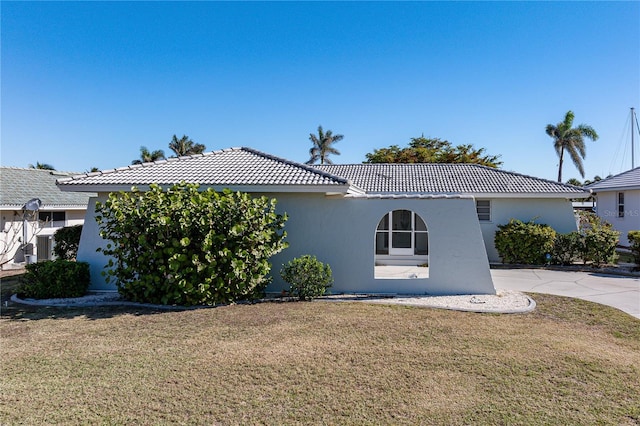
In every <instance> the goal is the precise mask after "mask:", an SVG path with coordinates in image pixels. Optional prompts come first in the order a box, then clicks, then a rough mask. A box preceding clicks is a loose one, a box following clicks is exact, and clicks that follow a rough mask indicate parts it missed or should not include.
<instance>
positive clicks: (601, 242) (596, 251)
mask: <svg viewBox="0 0 640 426" xmlns="http://www.w3.org/2000/svg"><path fill="white" fill-rule="evenodd" d="M580 234H581V235H582V238H583V239H584V243H583V245H582V253H581V257H582V260H583V262H584V263H587V262H592V263H593V264H594V265H595V266H601V265H603V264H607V263H614V262H615V261H616V259H617V257H618V254H617V253H616V246H617V245H618V242H619V241H620V232H618V231H616V230H614V229H613V228H612V226H611V224H610V223H609V222H606V221H604V220H602V219H601V218H600V217H599V216H598V215H596V214H595V213H592V212H580Z"/></svg>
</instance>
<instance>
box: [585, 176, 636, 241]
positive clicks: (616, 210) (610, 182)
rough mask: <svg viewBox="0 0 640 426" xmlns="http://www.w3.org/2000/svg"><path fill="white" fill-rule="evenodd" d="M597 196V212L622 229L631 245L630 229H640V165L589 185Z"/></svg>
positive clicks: (624, 239) (622, 237)
mask: <svg viewBox="0 0 640 426" xmlns="http://www.w3.org/2000/svg"><path fill="white" fill-rule="evenodd" d="M585 189H588V190H591V191H592V192H593V195H594V196H595V197H596V214H597V215H598V216H600V217H601V218H602V219H604V220H606V221H607V222H609V223H611V225H613V228H614V229H616V230H618V231H620V244H621V245H623V246H629V240H628V239H627V234H628V233H629V231H633V230H640V167H636V168H635V169H631V170H628V171H626V172H623V173H620V174H618V175H615V176H610V177H608V178H606V179H603V180H600V181H598V182H594V183H592V184H591V185H587V186H586V187H585Z"/></svg>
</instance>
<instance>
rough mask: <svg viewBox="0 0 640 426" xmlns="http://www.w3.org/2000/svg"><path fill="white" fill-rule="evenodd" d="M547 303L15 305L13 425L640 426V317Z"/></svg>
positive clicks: (8, 406) (8, 410)
mask: <svg viewBox="0 0 640 426" xmlns="http://www.w3.org/2000/svg"><path fill="white" fill-rule="evenodd" d="M533 297H534V299H535V300H536V302H537V303H538V307H537V308H536V310H535V311H534V312H532V313H529V314H524V315H494V314H473V313H464V312H453V311H445V310H436V309H424V308H411V307H400V306H384V305H369V304H364V303H337V302H336V303H329V302H297V303H262V304H255V305H234V306H228V307H221V308H215V309H201V310H191V311H180V312H156V311H150V310H138V309H132V308H124V307H120V308H85V309H66V310H64V309H52V308H39V309H28V308H22V307H18V308H16V307H9V308H3V309H4V311H3V316H2V318H1V319H0V336H1V338H2V344H1V345H0V357H1V359H2V379H1V383H2V390H1V391H0V424H18V423H19V424H123V425H124V424H166V423H172V424H363V425H366V424H447V425H449V424H480V425H482V424H485V425H494V424H526V425H530V424H532V425H535V424H576V425H578V424H580V425H582V424H612V425H625V424H628V425H633V424H636V425H637V424H639V423H640V321H639V320H637V319H635V318H633V317H631V316H629V315H627V314H624V313H622V312H620V311H618V310H616V309H613V308H609V307H606V306H602V305H596V304H593V303H590V302H586V301H581V300H576V299H568V298H562V297H557V296H550V295H541V294H535V295H533Z"/></svg>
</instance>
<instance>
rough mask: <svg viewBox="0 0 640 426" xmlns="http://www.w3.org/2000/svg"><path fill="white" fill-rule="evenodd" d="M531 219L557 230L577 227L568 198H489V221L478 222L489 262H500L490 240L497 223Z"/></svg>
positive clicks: (568, 229)
mask: <svg viewBox="0 0 640 426" xmlns="http://www.w3.org/2000/svg"><path fill="white" fill-rule="evenodd" d="M512 218H513V219H519V220H521V221H523V222H528V221H530V220H534V221H535V222H536V223H544V224H547V225H549V226H551V227H552V228H553V229H555V230H556V232H560V233H563V234H564V233H569V232H571V231H575V230H577V229H578V225H577V223H576V218H575V215H574V213H573V207H572V205H571V201H570V200H565V199H555V198H551V199H545V198H530V199H529V198H518V199H513V198H494V199H492V200H491V221H489V222H485V221H482V222H480V227H481V228H482V235H483V238H484V243H485V246H486V248H487V254H488V256H489V261H490V262H495V263H499V262H501V259H500V256H499V255H498V251H497V250H496V248H495V244H494V242H493V240H494V237H495V233H496V231H497V230H498V225H503V224H506V223H509V221H510V220H511V219H512Z"/></svg>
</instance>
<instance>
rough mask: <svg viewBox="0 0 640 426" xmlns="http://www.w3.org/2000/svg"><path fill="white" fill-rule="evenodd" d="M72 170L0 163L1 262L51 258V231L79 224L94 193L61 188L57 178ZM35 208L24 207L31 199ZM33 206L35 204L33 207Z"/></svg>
mask: <svg viewBox="0 0 640 426" xmlns="http://www.w3.org/2000/svg"><path fill="white" fill-rule="evenodd" d="M72 175H74V173H66V172H58V171H55V170H40V169H27V168H17V167H0V231H1V232H0V264H1V265H2V267H3V268H12V267H19V266H22V265H24V263H25V262H26V261H27V260H29V261H35V260H48V259H52V258H53V247H54V245H55V241H54V238H53V235H54V233H55V232H56V231H57V230H58V229H60V228H62V227H65V226H72V225H82V224H83V223H84V217H85V213H86V210H87V204H88V203H89V198H90V197H91V196H95V195H96V194H95V193H82V192H62V191H60V190H59V189H58V187H57V186H56V181H57V180H58V179H60V178H63V177H68V176H72ZM36 199H37V200H40V202H39V203H37V202H36V203H35V204H33V206H37V208H38V210H37V211H36V210H32V211H29V210H26V209H25V206H26V205H27V203H28V202H29V201H31V200H36ZM32 208H34V207H32Z"/></svg>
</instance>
